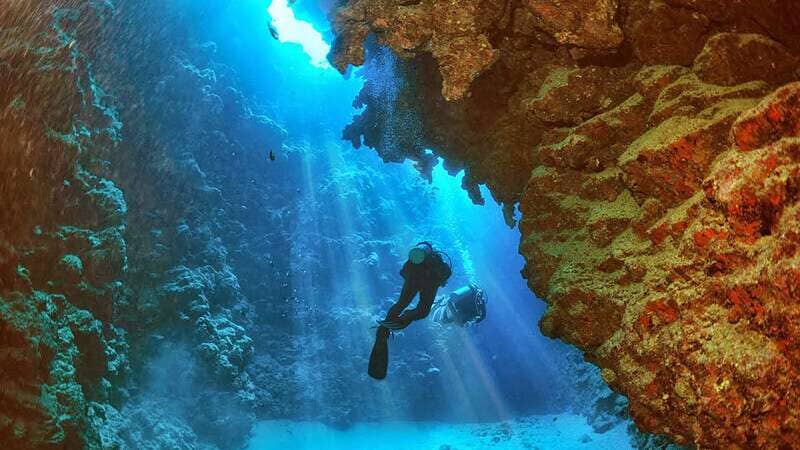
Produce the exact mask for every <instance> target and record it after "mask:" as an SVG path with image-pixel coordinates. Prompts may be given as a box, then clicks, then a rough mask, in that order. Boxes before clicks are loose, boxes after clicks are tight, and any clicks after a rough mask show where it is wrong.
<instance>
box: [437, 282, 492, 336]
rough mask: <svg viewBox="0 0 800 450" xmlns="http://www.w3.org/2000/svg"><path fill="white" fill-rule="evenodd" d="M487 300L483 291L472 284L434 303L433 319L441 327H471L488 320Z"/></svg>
mask: <svg viewBox="0 0 800 450" xmlns="http://www.w3.org/2000/svg"><path fill="white" fill-rule="evenodd" d="M487 300H488V299H487V298H486V293H485V292H483V289H481V288H479V287H478V286H477V285H476V284H470V285H468V286H464V287H461V288H459V289H457V290H455V291H454V292H453V293H451V294H450V296H448V297H443V298H441V299H439V301H437V302H436V303H434V305H433V310H432V312H431V318H432V319H433V320H434V321H435V322H437V323H439V324H441V325H457V326H459V327H469V326H472V325H475V324H477V323H478V322H480V321H482V320H483V319H485V318H486V302H487Z"/></svg>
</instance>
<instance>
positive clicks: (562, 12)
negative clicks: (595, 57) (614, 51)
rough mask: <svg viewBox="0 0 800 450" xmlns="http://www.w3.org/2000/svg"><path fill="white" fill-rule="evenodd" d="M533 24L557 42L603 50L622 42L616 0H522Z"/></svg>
mask: <svg viewBox="0 0 800 450" xmlns="http://www.w3.org/2000/svg"><path fill="white" fill-rule="evenodd" d="M525 5H527V7H528V8H529V9H530V11H531V12H532V13H533V14H532V18H533V25H535V26H536V27H539V28H541V29H543V30H545V32H547V33H548V34H550V35H551V36H552V37H553V39H555V41H556V42H557V43H559V44H569V45H575V46H578V47H584V48H592V49H607V48H614V47H617V46H619V45H620V44H621V43H622V40H623V35H622V29H620V27H619V25H617V22H616V20H615V16H616V14H617V6H618V5H617V0H568V1H567V0H525Z"/></svg>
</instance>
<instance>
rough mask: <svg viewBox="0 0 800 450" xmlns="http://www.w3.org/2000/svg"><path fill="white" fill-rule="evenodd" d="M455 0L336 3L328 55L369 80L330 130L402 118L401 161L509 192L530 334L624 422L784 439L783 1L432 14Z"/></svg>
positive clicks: (513, 5)
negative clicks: (386, 89)
mask: <svg viewBox="0 0 800 450" xmlns="http://www.w3.org/2000/svg"><path fill="white" fill-rule="evenodd" d="M565 3H569V5H565ZM450 4H451V2H447V1H437V0H431V1H423V2H419V3H415V4H412V5H405V4H400V3H399V2H391V1H385V0H376V1H369V0H359V1H351V2H349V3H348V4H346V5H344V6H342V7H341V8H340V9H339V11H338V13H337V16H336V21H335V27H336V29H337V32H338V37H337V45H335V46H334V50H333V53H332V55H331V58H332V60H333V61H334V63H335V64H336V65H337V67H339V68H340V69H344V68H345V67H346V66H347V65H348V64H357V65H360V64H364V63H365V64H366V69H365V74H366V76H367V78H368V81H367V85H366V88H365V89H366V91H365V92H367V93H368V94H369V95H366V96H363V98H364V99H365V100H366V101H365V103H366V105H367V108H366V110H365V111H364V113H363V114H362V116H360V117H357V118H356V119H355V120H354V122H353V125H351V126H350V127H349V128H348V129H347V132H346V135H347V137H348V138H350V139H358V137H359V135H360V134H363V135H364V136H365V138H366V136H368V135H375V134H376V133H377V131H376V130H375V127H376V126H377V127H379V128H380V129H387V128H390V129H400V128H402V126H401V125H399V124H397V123H395V122H396V121H402V120H404V118H405V117H408V116H411V117H414V120H415V122H414V123H418V124H419V128H418V129H415V130H413V132H414V133H415V146H413V147H412V148H409V149H408V152H407V156H408V157H409V158H411V159H414V160H418V159H419V155H420V152H421V150H420V149H424V148H426V147H428V148H431V149H433V151H435V152H436V153H437V154H439V155H441V156H442V157H444V158H445V159H446V160H447V162H448V164H449V165H450V166H451V167H453V168H459V167H464V168H465V170H466V173H467V175H466V177H465V180H468V183H469V185H468V186H467V187H468V188H471V189H472V190H475V187H474V185H475V184H477V183H485V184H486V185H488V187H489V188H490V190H491V192H492V194H493V195H494V196H495V198H497V199H498V200H500V201H502V202H504V203H506V205H507V207H508V208H510V207H511V205H514V204H519V208H520V210H521V212H522V220H521V223H520V229H521V231H522V236H523V239H522V243H521V246H520V249H521V252H522V254H523V255H524V256H525V257H526V260H527V266H526V269H525V271H524V272H525V275H526V276H527V277H528V280H529V284H530V286H531V288H532V289H533V290H534V291H535V292H536V293H537V294H538V295H539V296H540V297H541V298H543V299H544V300H545V301H546V302H547V303H548V311H547V314H546V316H545V317H544V319H543V320H542V322H541V328H542V330H543V331H544V332H545V333H546V334H548V335H550V336H554V337H559V338H562V339H564V340H566V341H568V342H570V343H573V344H575V345H577V346H578V347H580V348H581V349H582V350H583V351H584V352H585V354H586V355H587V357H588V358H589V359H590V360H591V361H593V362H594V363H596V364H597V365H598V366H600V368H601V369H602V375H603V377H604V379H605V380H606V381H607V382H608V384H609V385H610V386H611V387H612V388H614V389H615V390H617V391H619V392H621V393H623V394H625V395H627V396H628V398H629V400H630V411H631V414H632V416H633V417H634V419H635V420H636V422H637V424H638V425H639V427H640V428H641V429H643V430H645V431H649V432H657V433H662V434H665V435H668V436H670V437H671V438H672V439H674V440H675V441H676V442H678V443H686V444H696V445H699V446H701V447H713V448H776V447H782V446H783V447H786V448H788V447H791V446H793V445H796V442H797V440H798V436H799V435H800V428H798V426H797V421H798V416H797V413H796V411H797V410H798V406H800V405H798V404H797V400H796V399H798V398H800V396H798V392H797V390H796V387H795V384H796V380H797V379H798V375H799V374H798V372H797V369H796V368H797V367H798V360H797V352H796V348H795V347H796V346H797V339H798V336H800V335H798V332H797V330H795V329H794V325H793V324H794V323H795V322H797V317H796V316H797V314H798V310H797V308H796V300H797V299H798V298H800V287H799V286H798V280H800V260H798V252H797V245H798V236H797V232H796V231H795V230H796V229H797V227H798V224H799V223H800V215H798V208H800V205H799V204H798V199H799V198H800V195H799V194H798V192H800V190H799V188H798V183H800V181H798V180H800V169H798V156H800V154H798V141H797V136H798V135H799V134H800V119H799V118H798V111H800V103H799V102H798V98H800V83H796V82H795V83H792V82H793V80H796V79H797V78H798V76H800V65H798V54H800V48H798V42H800V39H798V37H800V23H798V19H797V18H798V17H800V15H798V13H799V12H800V10H798V6H797V4H795V3H793V2H782V3H779V4H776V3H774V2H769V1H756V2H748V3H747V5H744V4H740V3H738V2H734V4H733V5H728V2H716V1H711V0H709V1H691V2H689V1H679V0H670V1H661V0H627V1H626V0H623V1H620V2H611V1H602V2H548V1H528V2H506V1H494V2H492V1H486V2H478V3H477V4H473V3H470V4H469V7H467V8H463V9H461V10H460V11H459V14H455V13H453V14H450V15H447V16H445V17H446V20H445V19H442V20H440V19H439V18H440V17H442V16H440V15H437V14H436V11H440V10H446V8H447V7H448V6H449V5H450ZM420 18H425V20H421V19H420ZM369 33H373V34H374V35H375V36H376V37H377V40H378V42H379V43H380V44H382V45H385V46H387V47H389V48H390V49H392V50H393V51H394V52H395V53H396V54H397V55H398V56H399V57H400V58H401V60H400V62H398V63H396V64H394V66H393V71H394V75H395V76H398V77H401V78H402V79H403V80H405V84H404V85H403V87H402V90H401V91H400V92H399V93H396V94H395V95H394V96H393V97H392V98H387V97H385V96H384V97H381V96H380V95H376V93H378V94H379V92H378V91H377V90H376V89H374V88H372V86H377V85H379V84H380V83H381V81H380V77H381V76H383V72H382V71H381V66H380V64H381V61H383V60H384V59H385V58H384V57H381V58H378V57H377V56H378V55H380V54H381V53H380V52H378V51H375V50H373V49H372V47H370V46H368V47H367V49H368V51H367V53H366V57H365V56H364V55H365V54H364V50H363V49H362V44H363V42H364V41H365V39H366V38H367V37H368V34H369ZM443 48H445V49H457V51H450V52H447V53H443V52H442V50H441V49H443ZM372 55H375V56H374V57H373V56H372ZM478 55H481V56H478ZM477 60H479V61H481V62H482V64H480V65H479V64H476V61H477ZM378 109H379V110H381V111H385V110H393V111H394V113H393V114H392V115H391V116H388V117H387V115H385V114H382V115H377V116H373V112H374V111H377V110H378ZM373 118H375V119H377V120H373ZM364 143H366V144H367V145H373V146H378V147H379V148H377V150H378V152H380V153H382V154H383V152H384V151H385V150H384V149H383V148H381V147H380V142H378V141H376V140H374V139H373V140H369V141H368V140H366V139H365V141H364ZM398 158H399V156H398V155H396V154H394V159H398Z"/></svg>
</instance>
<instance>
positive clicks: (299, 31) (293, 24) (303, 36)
mask: <svg viewBox="0 0 800 450" xmlns="http://www.w3.org/2000/svg"><path fill="white" fill-rule="evenodd" d="M267 12H268V13H269V15H270V16H272V26H273V27H274V28H275V31H277V34H278V40H280V41H281V42H284V43H285V42H289V43H293V44H300V46H302V47H303V51H304V52H306V54H307V55H308V56H309V57H310V58H311V64H312V65H314V66H316V67H320V68H323V69H330V68H331V65H330V64H329V63H328V60H327V56H328V52H329V51H330V49H331V46H330V45H328V43H327V42H325V40H324V39H323V38H322V34H321V33H320V32H319V31H317V30H315V29H314V26H313V25H311V24H310V23H308V22H304V21H302V20H298V19H297V17H295V16H294V11H292V8H290V7H289V4H288V0H272V3H271V4H270V5H269V8H267Z"/></svg>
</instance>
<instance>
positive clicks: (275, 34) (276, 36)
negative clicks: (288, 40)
mask: <svg viewBox="0 0 800 450" xmlns="http://www.w3.org/2000/svg"><path fill="white" fill-rule="evenodd" d="M269 34H271V35H272V38H273V39H276V40H280V39H281V37H280V35H279V34H278V30H276V29H275V27H273V26H272V25H270V26H269Z"/></svg>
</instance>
